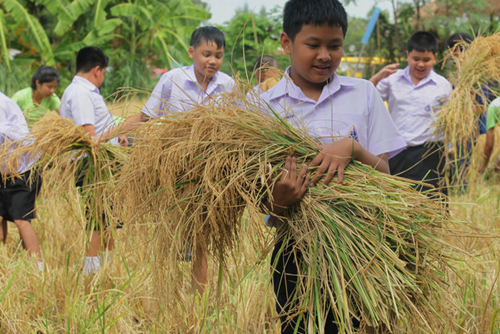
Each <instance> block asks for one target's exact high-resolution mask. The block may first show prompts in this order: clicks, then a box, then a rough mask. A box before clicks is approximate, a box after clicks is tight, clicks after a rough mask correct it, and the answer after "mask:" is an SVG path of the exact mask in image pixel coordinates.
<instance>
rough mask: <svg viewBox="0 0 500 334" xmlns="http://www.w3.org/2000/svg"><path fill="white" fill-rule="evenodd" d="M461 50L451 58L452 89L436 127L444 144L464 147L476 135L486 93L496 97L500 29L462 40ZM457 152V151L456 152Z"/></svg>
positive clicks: (499, 60)
mask: <svg viewBox="0 0 500 334" xmlns="http://www.w3.org/2000/svg"><path fill="white" fill-rule="evenodd" d="M460 47H461V48H462V49H463V52H460V53H459V54H458V56H454V55H453V54H452V53H451V52H450V53H449V54H448V55H447V56H446V57H447V58H452V59H453V61H454V63H455V68H454V70H453V71H452V73H451V76H450V78H449V80H450V82H451V83H452V84H453V85H454V89H453V91H452V93H451V96H450V98H449V100H448V102H447V103H446V104H445V105H444V106H443V107H442V109H441V111H440V112H439V116H438V119H437V129H438V131H442V132H443V133H444V140H445V143H446V144H450V146H452V147H457V148H465V147H468V146H470V145H474V144H475V138H477V136H478V134H479V132H478V131H479V128H478V121H479V117H480V115H481V113H483V112H484V111H485V109H484V108H485V105H487V103H486V104H483V105H481V104H479V103H478V100H477V97H480V98H481V100H482V101H487V100H488V96H487V95H488V92H489V90H491V91H492V92H493V95H495V96H498V95H499V94H498V93H499V91H498V83H499V82H500V32H497V33H495V34H493V35H491V36H477V37H476V38H475V39H474V41H473V42H472V43H471V44H466V43H461V44H460ZM458 154H459V152H457V155H458Z"/></svg>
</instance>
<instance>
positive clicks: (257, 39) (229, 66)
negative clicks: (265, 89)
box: [220, 7, 289, 77]
mask: <svg viewBox="0 0 500 334" xmlns="http://www.w3.org/2000/svg"><path fill="white" fill-rule="evenodd" d="M220 29H221V30H222V31H223V32H224V34H225V35H226V52H225V60H224V63H223V65H222V69H221V70H222V71H223V72H226V73H238V72H239V73H240V75H241V76H242V77H246V76H247V75H248V77H251V75H252V68H253V63H254V61H255V60H256V58H257V57H258V56H261V55H271V56H273V57H275V58H276V59H277V60H278V63H279V64H280V68H281V69H284V68H286V66H287V65H288V63H289V61H288V57H287V56H285V55H284V54H283V50H282V49H281V44H280V40H279V36H280V34H281V31H282V25H281V9H280V8H279V7H275V8H274V9H272V10H271V11H269V12H265V11H261V12H260V13H259V14H255V13H252V12H249V11H248V9H246V10H245V9H243V10H242V11H241V12H239V13H237V14H236V15H235V16H234V17H233V19H232V20H231V21H229V22H227V23H226V24H225V25H224V26H222V27H220Z"/></svg>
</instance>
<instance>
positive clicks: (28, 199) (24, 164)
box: [0, 92, 43, 271]
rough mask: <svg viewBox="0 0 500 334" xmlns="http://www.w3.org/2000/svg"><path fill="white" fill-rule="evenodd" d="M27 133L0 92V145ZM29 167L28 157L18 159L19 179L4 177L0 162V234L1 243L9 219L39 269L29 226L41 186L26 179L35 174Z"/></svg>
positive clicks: (18, 112)
mask: <svg viewBox="0 0 500 334" xmlns="http://www.w3.org/2000/svg"><path fill="white" fill-rule="evenodd" d="M28 135H29V130H28V124H27V123H26V119H25V118H24V115H23V112H22V110H21V109H20V108H19V106H18V105H17V104H16V102H14V101H13V100H12V99H10V98H8V97H7V96H6V95H4V94H3V93H2V92H0V146H1V145H8V144H9V142H12V141H21V140H23V139H24V138H26V137H27V136H28ZM7 154H8V153H7ZM3 162H5V160H3ZM32 167H33V161H32V160H31V159H29V158H28V157H25V158H24V159H20V161H19V164H18V166H17V172H18V173H19V174H20V175H21V178H12V179H7V180H6V177H8V176H9V175H8V171H7V170H6V166H4V165H3V163H2V174H4V173H6V174H7V175H5V174H4V175H0V225H1V226H2V229H1V231H0V236H1V239H2V242H3V243H4V244H5V241H6V239H7V221H8V220H10V221H13V222H14V223H15V224H16V227H17V228H18V230H19V234H20V235H21V239H22V242H23V247H24V248H25V249H26V250H27V251H28V253H29V255H30V256H33V257H35V259H36V261H37V263H36V265H37V267H38V268H39V269H40V271H43V262H42V255H41V253H40V246H39V244H38V238H37V236H36V234H35V231H34V230H33V227H32V226H31V220H32V219H33V218H35V211H34V210H35V198H36V195H37V194H38V191H39V189H40V186H41V179H40V178H38V177H35V178H34V179H33V182H32V183H29V182H28V179H29V178H30V174H31V173H36V171H34V170H33V169H32Z"/></svg>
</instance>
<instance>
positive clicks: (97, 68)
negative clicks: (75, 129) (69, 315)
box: [60, 46, 127, 274]
mask: <svg viewBox="0 0 500 334" xmlns="http://www.w3.org/2000/svg"><path fill="white" fill-rule="evenodd" d="M107 66H108V57H107V56H106V55H105V54H104V52H103V51H102V50H101V49H99V48H96V47H93V46H88V47H84V48H83V49H81V50H80V51H78V54H77V56H76V75H75V77H74V78H73V80H72V82H71V84H70V85H69V86H68V87H67V88H66V89H65V90H64V93H63V96H62V99H61V108H60V114H61V116H62V117H66V118H69V119H71V120H73V121H74V122H75V124H76V125H79V126H82V127H83V129H84V130H85V131H87V132H88V133H89V134H90V135H91V136H92V137H94V138H95V137H96V136H98V135H101V136H104V137H106V136H107V134H108V133H109V132H112V128H113V127H114V123H113V115H112V114H111V112H109V110H108V107H107V106H106V102H105V101H104V98H103V97H102V96H101V94H100V92H99V87H100V86H101V85H102V83H103V82H104V75H105V74H106V67H107ZM109 140H110V143H112V144H115V145H118V144H121V145H123V146H126V145H127V139H126V138H125V137H123V136H119V137H115V138H109ZM83 173H84V172H83ZM82 185H83V182H82V180H78V181H77V186H82ZM97 225H104V222H101V224H97ZM87 228H88V229H89V230H91V229H93V230H92V231H89V234H90V240H91V241H90V244H89V246H88V248H87V251H86V257H85V261H84V267H85V271H86V273H87V274H91V273H95V272H96V271H97V270H99V268H100V267H101V257H103V256H104V255H105V254H104V253H105V252H106V250H107V251H109V257H111V251H112V250H113V247H114V238H113V235H112V233H111V231H109V230H108V227H107V226H92V227H91V226H90V224H89V225H88V226H87ZM103 228H104V231H105V233H104V236H103V235H101V230H102V229H103Z"/></svg>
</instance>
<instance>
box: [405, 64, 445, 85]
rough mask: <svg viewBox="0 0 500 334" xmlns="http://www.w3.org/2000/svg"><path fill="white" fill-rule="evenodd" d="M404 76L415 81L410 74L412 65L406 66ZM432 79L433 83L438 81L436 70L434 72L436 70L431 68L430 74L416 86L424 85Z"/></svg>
mask: <svg viewBox="0 0 500 334" xmlns="http://www.w3.org/2000/svg"><path fill="white" fill-rule="evenodd" d="M402 77H404V78H405V79H406V80H408V81H409V82H411V83H413V81H412V80H411V76H410V66H406V68H405V69H404V71H403V75H402ZM431 81H432V82H433V83H437V74H436V72H434V70H431V71H430V72H429V74H427V76H426V77H425V78H423V79H422V80H420V82H419V83H418V84H417V85H416V86H420V85H424V84H426V83H427V82H431Z"/></svg>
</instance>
